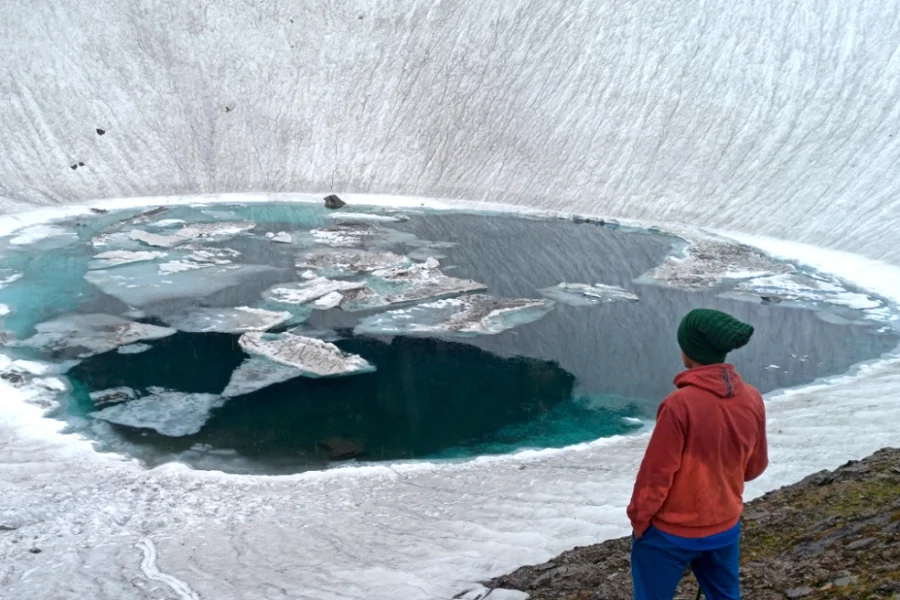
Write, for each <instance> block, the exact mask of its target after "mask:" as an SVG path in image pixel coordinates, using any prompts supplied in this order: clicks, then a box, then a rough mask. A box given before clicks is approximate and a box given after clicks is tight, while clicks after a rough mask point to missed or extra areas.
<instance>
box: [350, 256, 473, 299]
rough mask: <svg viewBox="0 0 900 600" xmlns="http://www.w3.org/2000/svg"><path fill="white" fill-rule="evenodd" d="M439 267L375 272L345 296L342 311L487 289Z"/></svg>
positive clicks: (419, 265)
mask: <svg viewBox="0 0 900 600" xmlns="http://www.w3.org/2000/svg"><path fill="white" fill-rule="evenodd" d="M436 265H437V261H433V262H426V263H416V264H414V265H412V266H410V267H404V268H399V269H386V270H379V271H374V272H373V273H372V276H371V277H369V278H368V279H367V280H366V287H365V288H362V289H358V290H351V291H348V292H346V293H345V294H344V301H343V302H342V303H341V308H342V309H344V310H346V311H359V310H368V309H373V308H381V307H384V306H390V305H391V304H402V303H406V302H418V301H420V300H427V299H431V298H444V297H448V296H459V295H461V294H466V293H469V292H477V291H482V290H486V289H487V286H486V285H484V284H481V283H478V282H476V281H472V280H471V279H457V278H455V277H449V276H447V275H444V274H443V273H441V271H440V270H439V269H438V268H437V266H436Z"/></svg>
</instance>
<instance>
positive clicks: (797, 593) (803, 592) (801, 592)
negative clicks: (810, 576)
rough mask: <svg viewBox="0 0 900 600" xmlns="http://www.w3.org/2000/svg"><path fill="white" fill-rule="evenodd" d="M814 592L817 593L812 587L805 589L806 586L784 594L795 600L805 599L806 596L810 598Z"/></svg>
mask: <svg viewBox="0 0 900 600" xmlns="http://www.w3.org/2000/svg"><path fill="white" fill-rule="evenodd" d="M814 591H815V590H813V589H812V588H811V587H805V586H804V587H798V588H793V589H790V590H788V591H786V592H785V593H784V595H785V596H787V597H788V598H791V599H793V598H803V597H805V596H809V595H810V594H812V593H813V592H814Z"/></svg>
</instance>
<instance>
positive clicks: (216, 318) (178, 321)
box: [166, 306, 293, 333]
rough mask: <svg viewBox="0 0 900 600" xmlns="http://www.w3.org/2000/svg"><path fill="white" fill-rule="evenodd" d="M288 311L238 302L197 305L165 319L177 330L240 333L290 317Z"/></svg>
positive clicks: (280, 322) (267, 326)
mask: <svg viewBox="0 0 900 600" xmlns="http://www.w3.org/2000/svg"><path fill="white" fill-rule="evenodd" d="M292 316H293V315H291V313H289V312H276V311H271V310H264V309H262V308H251V307H249V306H238V307H235V308H198V309H196V310H193V311H191V312H189V313H186V314H181V315H176V316H173V317H169V318H167V319H166V321H167V323H168V324H169V325H170V326H171V327H174V328H175V329H178V330H179V331H188V332H191V333H209V332H218V333H244V332H247V331H265V330H267V329H271V328H273V327H277V326H278V325H281V324H282V323H284V322H286V321H288V320H290V319H291V317H292Z"/></svg>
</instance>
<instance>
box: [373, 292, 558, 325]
mask: <svg viewBox="0 0 900 600" xmlns="http://www.w3.org/2000/svg"><path fill="white" fill-rule="evenodd" d="M552 307H553V302H552V301H550V300H538V299H532V298H524V299H510V298H495V297H493V296H485V295H481V294H475V295H469V296H461V297H459V298H448V299H444V300H437V301H435V302H428V303H425V304H420V305H418V306H413V307H410V308H406V309H399V310H392V311H388V312H385V313H381V314H377V315H372V316H370V317H366V318H365V319H363V320H362V321H361V322H360V324H359V325H358V326H357V327H356V329H355V333H357V334H372V335H429V334H459V335H494V334H497V333H501V332H503V331H506V330H508V329H512V328H514V327H517V326H520V325H524V324H526V323H533V322H534V321H537V320H538V319H540V318H541V317H543V316H544V315H546V314H547V313H548V312H549V311H550V310H551V308H552Z"/></svg>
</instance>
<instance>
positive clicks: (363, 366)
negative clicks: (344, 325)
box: [238, 331, 375, 378]
mask: <svg viewBox="0 0 900 600" xmlns="http://www.w3.org/2000/svg"><path fill="white" fill-rule="evenodd" d="M238 343H239V344H240V346H241V348H242V349H243V350H244V352H246V353H247V354H251V355H257V356H262V357H265V358H268V359H269V360H272V361H275V362H278V363H281V364H283V365H286V366H289V367H296V368H297V369H300V371H302V375H303V376H304V377H312V378H316V377H337V376H341V375H355V374H358V373H369V372H372V371H374V370H375V367H374V366H372V365H371V364H369V362H368V361H366V360H365V359H364V358H362V357H361V356H357V355H355V354H348V353H346V352H343V351H342V350H341V349H340V348H338V347H337V346H335V345H334V344H330V343H328V342H323V341H322V340H317V339H315V338H310V337H303V336H299V335H294V334H291V333H280V334H269V333H260V332H255V331H254V332H250V333H245V334H244V335H242V336H241V339H240V340H239V342H238Z"/></svg>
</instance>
